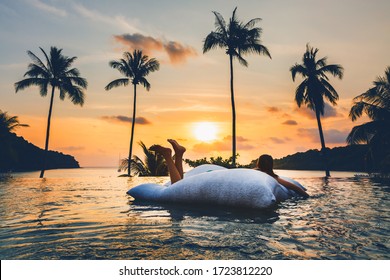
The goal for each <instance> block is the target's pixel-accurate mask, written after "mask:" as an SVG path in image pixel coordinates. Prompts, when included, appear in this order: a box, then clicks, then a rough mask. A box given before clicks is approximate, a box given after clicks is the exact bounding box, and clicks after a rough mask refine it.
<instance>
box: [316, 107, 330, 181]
mask: <svg viewBox="0 0 390 280" xmlns="http://www.w3.org/2000/svg"><path fill="white" fill-rule="evenodd" d="M316 118H317V124H318V131H319V133H320V140H321V153H322V157H323V159H324V166H325V176H326V177H330V171H329V166H328V155H327V151H326V147H325V138H324V133H323V131H322V125H321V118H320V112H319V111H318V110H316Z"/></svg>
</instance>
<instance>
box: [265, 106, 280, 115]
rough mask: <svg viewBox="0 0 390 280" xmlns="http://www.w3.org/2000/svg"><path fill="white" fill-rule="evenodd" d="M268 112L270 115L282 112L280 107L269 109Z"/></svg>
mask: <svg viewBox="0 0 390 280" xmlns="http://www.w3.org/2000/svg"><path fill="white" fill-rule="evenodd" d="M267 111H268V112H270V113H277V112H279V111H280V109H279V108H278V107H274V106H272V107H267Z"/></svg>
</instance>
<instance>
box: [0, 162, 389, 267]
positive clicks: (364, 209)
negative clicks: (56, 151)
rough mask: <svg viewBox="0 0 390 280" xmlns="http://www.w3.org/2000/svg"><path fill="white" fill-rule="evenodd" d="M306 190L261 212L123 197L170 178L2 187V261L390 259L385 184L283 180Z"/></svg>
mask: <svg viewBox="0 0 390 280" xmlns="http://www.w3.org/2000/svg"><path fill="white" fill-rule="evenodd" d="M277 173H278V174H279V175H283V176H288V177H291V178H293V179H295V180H297V181H299V182H300V183H301V184H303V185H304V186H305V187H306V188H307V189H308V193H309V194H310V195H311V197H310V198H308V199H299V198H293V199H289V200H287V201H284V202H282V203H279V204H278V205H277V206H276V207H274V208H272V209H267V210H248V209H229V208H221V207H210V206H199V205H197V206H195V205H166V204H164V205H162V204H158V203H139V202H136V201H134V200H133V198H132V197H130V196H129V195H127V194H126V191H127V190H129V189H130V188H132V187H134V186H136V185H138V184H141V183H146V182H154V183H159V184H163V183H165V182H166V181H168V177H133V178H125V177H121V178H120V177H118V175H119V173H118V172H117V170H116V169H114V168H80V169H66V170H49V171H47V172H46V173H45V175H46V177H47V178H45V179H39V178H38V176H39V172H26V173H14V174H7V175H4V176H1V177H0V257H1V259H2V260H7V259H11V260H14V259H26V260H62V259H66V260H68V259H72V260H84V259H87V260H98V259H106V260H119V259H121V260H122V259H131V260H174V259H186V260H203V259H206V260H229V259H232V260H233V259H234V260H259V259H267V260H269V259H270V260H285V259H298V260H307V259H324V260H328V259H337V260H339V259H341V260H356V259H365V260H367V259H368V260H371V259H373V260H379V259H389V258H390V250H389V248H390V242H389V236H390V227H389V226H390V201H389V191H390V184H389V182H388V181H387V182H386V181H380V180H374V179H369V178H366V177H355V176H354V175H355V174H354V173H351V172H332V173H331V175H332V177H330V178H324V177H323V172H320V171H289V170H279V171H278V172H277Z"/></svg>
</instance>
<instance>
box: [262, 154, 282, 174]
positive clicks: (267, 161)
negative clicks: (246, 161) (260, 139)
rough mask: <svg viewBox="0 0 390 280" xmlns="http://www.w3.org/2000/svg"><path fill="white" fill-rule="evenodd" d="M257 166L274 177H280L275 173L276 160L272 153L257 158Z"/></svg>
mask: <svg viewBox="0 0 390 280" xmlns="http://www.w3.org/2000/svg"><path fill="white" fill-rule="evenodd" d="M257 168H258V169H259V170H260V171H262V172H264V173H267V174H268V175H270V176H272V177H278V175H276V174H275V173H274V170H273V168H274V160H273V158H272V157H271V156H270V155H261V156H260V157H259V159H258V160H257Z"/></svg>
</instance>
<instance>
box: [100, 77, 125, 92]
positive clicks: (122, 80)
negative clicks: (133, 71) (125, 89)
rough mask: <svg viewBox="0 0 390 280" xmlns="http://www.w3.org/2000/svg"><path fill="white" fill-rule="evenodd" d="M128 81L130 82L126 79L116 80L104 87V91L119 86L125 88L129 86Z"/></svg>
mask: <svg viewBox="0 0 390 280" xmlns="http://www.w3.org/2000/svg"><path fill="white" fill-rule="evenodd" d="M129 81H130V80H129V79H128V78H120V79H116V80H114V81H112V82H110V83H109V84H108V85H106V87H105V90H110V89H112V88H114V87H119V86H127V85H128V84H129Z"/></svg>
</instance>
